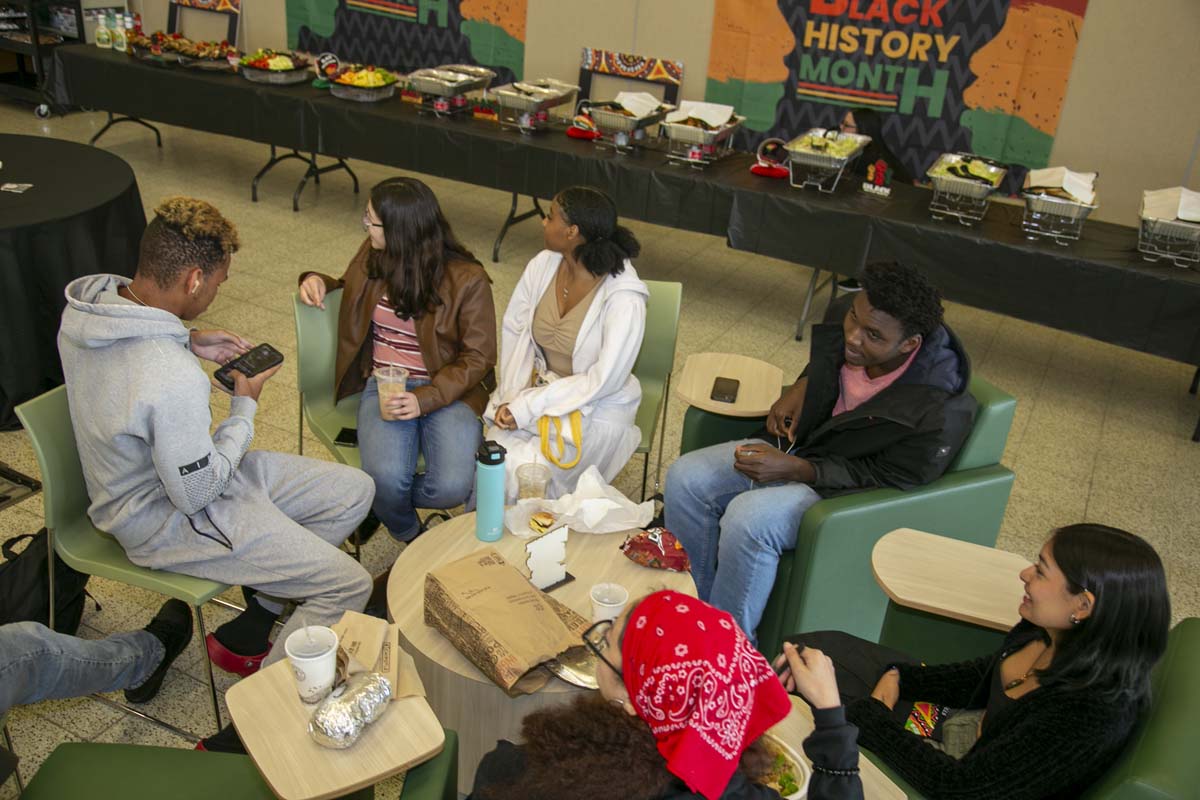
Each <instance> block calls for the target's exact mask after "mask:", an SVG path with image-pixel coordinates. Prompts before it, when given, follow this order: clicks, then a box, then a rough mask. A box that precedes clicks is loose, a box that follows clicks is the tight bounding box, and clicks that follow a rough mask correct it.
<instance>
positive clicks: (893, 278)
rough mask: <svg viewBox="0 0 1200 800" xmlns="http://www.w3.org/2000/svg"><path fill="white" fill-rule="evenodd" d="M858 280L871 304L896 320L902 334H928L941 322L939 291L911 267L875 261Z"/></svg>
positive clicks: (940, 294)
mask: <svg viewBox="0 0 1200 800" xmlns="http://www.w3.org/2000/svg"><path fill="white" fill-rule="evenodd" d="M858 280H859V283H861V284H862V288H863V291H864V292H866V293H867V299H868V300H869V301H871V305H872V306H874V307H875V308H877V309H879V310H880V311H882V312H884V313H885V314H887V315H889V316H891V317H894V318H895V319H896V320H897V321H899V323H900V326H901V327H902V328H903V329H904V335H905V336H915V335H917V334H918V333H919V334H921V336H922V337H927V336H929V334H931V333H933V332H934V331H935V330H937V327H938V326H939V325H941V324H942V314H943V309H942V293H941V292H939V291H938V290H937V287H936V286H934V285H933V284H932V283H930V282H929V281H928V280H926V279H925V276H924V275H922V274H921V273H920V272H917V271H916V270H915V269H913V268H912V267H909V266H905V265H904V264H901V263H899V262H897V261H877V262H875V263H873V264H867V265H866V266H865V267H863V271H862V273H861V274H859V276H858Z"/></svg>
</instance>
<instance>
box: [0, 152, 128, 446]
mask: <svg viewBox="0 0 1200 800" xmlns="http://www.w3.org/2000/svg"><path fill="white" fill-rule="evenodd" d="M0 161H3V162H4V167H3V168H2V169H0V180H2V181H3V182H5V183H32V184H33V188H32V189H29V190H28V191H26V192H25V193H24V194H12V193H9V192H0V429H11V428H14V427H17V425H18V422H17V418H16V415H15V414H14V413H13V408H14V407H15V406H16V405H18V404H20V403H23V402H24V401H26V400H28V399H30V398H32V397H36V396H37V395H39V394H41V393H42V392H44V391H46V390H47V389H51V388H53V387H55V386H57V385H59V384H61V383H62V381H63V376H62V365H61V364H60V362H59V359H58V348H57V346H56V343H55V337H56V336H57V334H58V322H59V317H61V316H62V310H63V307H64V306H65V305H66V300H65V299H64V298H63V289H64V288H65V287H66V285H67V284H68V283H69V282H70V281H72V280H73V279H75V278H77V277H79V276H81V275H89V274H92V273H95V272H112V273H117V274H121V275H133V271H134V269H135V268H136V267H137V252H138V243H139V242H140V241H141V237H142V230H143V229H144V228H145V227H146V216H145V213H144V212H143V210H142V198H141V195H140V194H138V187H137V181H136V180H135V179H134V177H133V170H132V169H130V168H129V165H128V164H126V163H125V162H124V161H122V160H121V159H120V158H118V157H117V156H115V155H113V154H112V153H108V152H105V151H103V150H98V149H96V148H94V147H88V146H87V145H83V144H77V143H75V142H64V141H62V140H59V139H48V138H43V137H38V136H12V135H7V134H0Z"/></svg>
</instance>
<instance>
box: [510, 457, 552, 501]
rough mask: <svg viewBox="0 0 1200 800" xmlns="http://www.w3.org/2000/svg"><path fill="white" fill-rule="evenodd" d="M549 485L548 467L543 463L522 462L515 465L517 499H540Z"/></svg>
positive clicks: (543, 496)
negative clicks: (517, 465)
mask: <svg viewBox="0 0 1200 800" xmlns="http://www.w3.org/2000/svg"><path fill="white" fill-rule="evenodd" d="M549 485H550V468H549V467H547V466H546V465H545V464H522V465H521V466H519V467H517V499H518V500H529V499H535V500H541V499H543V498H545V496H546V487H547V486H549Z"/></svg>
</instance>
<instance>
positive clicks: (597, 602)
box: [591, 583, 629, 622]
mask: <svg viewBox="0 0 1200 800" xmlns="http://www.w3.org/2000/svg"><path fill="white" fill-rule="evenodd" d="M591 596H592V622H599V621H600V620H602V619H616V618H617V617H619V616H621V612H622V611H624V610H625V604H626V603H628V602H629V590H628V589H626V588H625V587H624V586H622V585H621V584H619V583H597V584H596V585H595V586H593V587H592V594H591Z"/></svg>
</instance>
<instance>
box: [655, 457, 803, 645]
mask: <svg viewBox="0 0 1200 800" xmlns="http://www.w3.org/2000/svg"><path fill="white" fill-rule="evenodd" d="M756 441H757V440H754V439H743V440H741V441H739V442H726V443H725V444H717V445H713V446H712V447H706V448H704V449H703V450H695V451H693V452H691V453H688V454H687V455H684V456H680V457H679V460H677V461H676V462H675V463H674V464H672V465H671V468H670V469H669V470H668V471H667V487H666V490H665V492H664V495H663V496H664V513H665V515H666V525H667V529H668V530H670V531H671V533H673V534H675V535H676V536H677V537H678V538H679V541H680V542H682V543H683V546H684V549H685V550H687V554H688V557H689V558H690V559H691V562H692V578H693V579H694V580H695V581H696V590H697V593H698V594H699V595H700V599H701V600H704V601H707V602H709V603H712V604H713V605H714V606H716V607H717V608H720V609H723V610H725V611H728V612H729V613H730V614H732V615H733V618H734V620H735V621H736V622H737V623H738V625H740V626H741V627H742V630H743V631H745V632H746V635H747V636H748V637H750V640H751V641H755V636H754V631H755V629H756V628H757V627H758V623H759V620H761V619H762V614H763V609H764V608H766V606H767V598H769V597H770V595H771V588H772V587H773V586H774V584H775V572H776V570H777V569H778V567H779V555H780V553H782V552H783V551H784V550H790V549H792V548H794V547H795V546H796V534H797V533H798V532H799V530H800V520H801V518H803V517H804V512H805V511H807V510H808V508H809V507H810V506H811V505H812V504H813V503H815V502H817V501H818V500H820V499H821V496H820V495H819V494H817V492H816V490H815V489H813V488H812V487H811V486H809V485H808V484H804V483H790V482H779V483H772V484H767V485H765V486H764V485H762V484H755V483H753V482H752V481H751V480H750V479H749V478H747V477H746V476H745V475H743V474H742V473H740V472H738V471H737V470H736V469H734V468H733V451H734V449H735V448H736V447H737V446H739V445H741V444H745V443H748V442H756Z"/></svg>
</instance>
